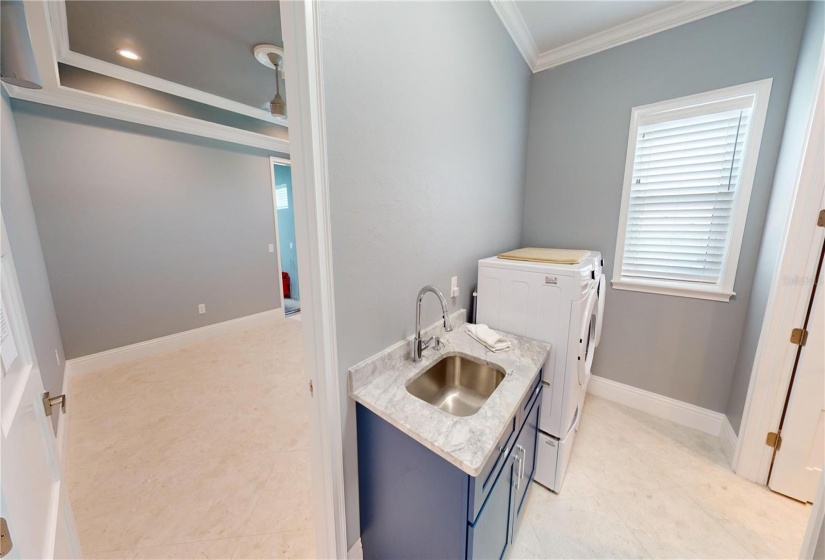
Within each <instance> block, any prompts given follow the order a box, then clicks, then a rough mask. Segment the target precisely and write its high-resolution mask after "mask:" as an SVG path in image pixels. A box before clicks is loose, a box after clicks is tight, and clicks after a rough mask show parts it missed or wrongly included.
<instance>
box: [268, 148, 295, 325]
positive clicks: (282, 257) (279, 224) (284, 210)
mask: <svg viewBox="0 0 825 560" xmlns="http://www.w3.org/2000/svg"><path fill="white" fill-rule="evenodd" d="M269 159H270V162H271V164H272V204H273V208H274V213H275V229H276V230H277V234H276V236H275V237H276V239H277V243H278V276H279V282H280V287H281V305H282V306H283V310H284V315H286V316H290V315H296V314H298V313H300V312H301V290H300V286H299V284H298V248H297V241H296V234H295V202H294V201H295V199H294V197H293V192H292V166H291V165H290V162H289V160H286V159H281V158H276V157H271V158H269Z"/></svg>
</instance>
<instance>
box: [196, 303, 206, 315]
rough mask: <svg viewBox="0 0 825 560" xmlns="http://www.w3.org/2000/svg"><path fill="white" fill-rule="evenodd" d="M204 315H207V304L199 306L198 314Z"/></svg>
mask: <svg viewBox="0 0 825 560" xmlns="http://www.w3.org/2000/svg"><path fill="white" fill-rule="evenodd" d="M204 313H206V304H205V303H199V304H198V314H200V315H203V314H204Z"/></svg>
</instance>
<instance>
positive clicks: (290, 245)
mask: <svg viewBox="0 0 825 560" xmlns="http://www.w3.org/2000/svg"><path fill="white" fill-rule="evenodd" d="M289 248H290V249H292V248H293V245H292V242H291V241H290V242H289Z"/></svg>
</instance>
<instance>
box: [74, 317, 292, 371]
mask: <svg viewBox="0 0 825 560" xmlns="http://www.w3.org/2000/svg"><path fill="white" fill-rule="evenodd" d="M283 318H284V310H283V308H279V309H272V310H271V311H264V312H262V313H256V314H254V315H247V316H246V317H239V318H237V319H232V320H229V321H223V322H222V323H215V324H214V325H207V326H205V327H199V328H197V329H192V330H191V331H184V332H180V333H175V334H170V335H168V336H162V337H160V338H154V339H152V340H146V341H144V342H138V343H136V344H130V345H128V346H121V347H120V348H113V349H112V350H106V351H104V352H98V353H97V354H90V355H88V356H83V357H81V358H73V359H71V360H66V371H65V374H64V376H65V378H69V377H72V376H75V375H83V374H85V373H91V372H93V371H98V370H101V369H106V368H110V367H113V366H117V365H120V364H124V363H126V362H132V361H134V360H138V359H140V358H145V357H147V356H154V355H156V354H161V353H163V352H168V351H169V350H176V349H178V348H183V347H185V346H189V345H191V344H195V343H198V342H203V341H204V340H209V339H212V338H215V337H217V336H224V335H228V334H234V333H237V332H241V331H243V330H246V329H249V328H251V327H255V326H258V325H262V324H265V323H267V322H269V321H272V320H274V319H283Z"/></svg>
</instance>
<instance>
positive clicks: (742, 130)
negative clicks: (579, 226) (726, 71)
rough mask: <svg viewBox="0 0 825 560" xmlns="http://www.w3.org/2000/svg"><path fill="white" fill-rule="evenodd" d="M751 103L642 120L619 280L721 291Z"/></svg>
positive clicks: (730, 102)
mask: <svg viewBox="0 0 825 560" xmlns="http://www.w3.org/2000/svg"><path fill="white" fill-rule="evenodd" d="M752 103H753V99H752V98H746V99H744V100H743V99H741V98H740V99H734V100H726V101H721V102H716V103H710V104H707V105H703V106H700V107H688V108H685V109H680V110H676V111H669V112H667V113H659V114H654V115H649V116H647V118H645V117H642V118H641V119H640V120H639V126H638V130H637V135H636V148H635V157H634V160H633V172H632V178H631V184H630V196H629V200H628V206H627V223H626V230H625V239H624V251H623V255H622V267H621V270H622V272H621V275H622V277H623V278H637V279H646V280H666V281H679V282H690V283H698V284H714V285H715V284H719V283H720V281H721V276H722V274H723V270H724V265H725V258H726V254H727V250H728V244H729V240H730V232H731V229H732V222H733V219H734V206H735V204H736V200H737V194H738V192H739V183H740V177H741V175H742V167H743V165H742V164H743V159H744V154H745V146H746V143H747V139H748V132H749V130H750V125H751V113H752V110H753V107H752Z"/></svg>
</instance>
